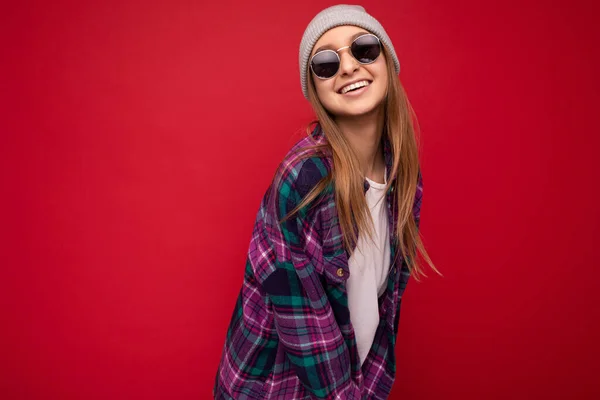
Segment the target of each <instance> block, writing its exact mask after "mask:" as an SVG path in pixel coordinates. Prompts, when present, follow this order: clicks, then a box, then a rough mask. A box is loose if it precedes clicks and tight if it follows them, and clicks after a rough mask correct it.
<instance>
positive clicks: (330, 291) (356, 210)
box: [213, 5, 435, 400]
mask: <svg viewBox="0 0 600 400" xmlns="http://www.w3.org/2000/svg"><path fill="white" fill-rule="evenodd" d="M399 72H400V64H399V62H398V59H397V57H396V53H395V51H394V47H393V46H392V43H391V41H390V38H389V37H388V35H387V34H386V32H385V30H384V29H383V27H382V26H381V25H380V23H379V22H378V21H377V20H376V19H375V18H373V17H372V16H370V15H369V14H367V13H366V11H365V10H364V8H362V7H360V6H350V5H338V6H333V7H330V8H327V9H325V10H323V11H321V12H320V13H319V14H318V15H317V16H316V17H315V18H314V19H313V20H312V21H311V22H310V24H309V25H308V27H307V28H306V31H305V33H304V36H303V38H302V41H301V44H300V80H301V84H302V90H303V93H304V96H305V97H306V98H307V99H308V100H309V102H310V103H311V105H312V106H313V109H314V110H315V112H316V115H317V118H318V121H316V125H315V127H314V129H313V130H312V132H311V130H310V129H309V130H308V135H307V137H305V138H304V139H302V140H300V141H299V142H298V143H296V144H295V145H294V146H293V147H292V149H291V150H290V152H289V153H288V154H287V155H286V156H285V158H284V160H283V161H282V163H281V164H280V167H279V168H278V170H277V172H276V173H275V176H274V178H273V181H272V183H271V185H270V186H269V188H268V190H267V191H266V193H265V195H264V197H263V200H262V202H261V205H260V209H259V211H258V215H257V217H256V223H255V226H254V230H253V236H252V240H251V243H250V247H249V250H248V258H247V262H246V269H245V274H244V282H243V285H242V289H241V291H240V294H239V297H238V299H237V303H236V305H235V309H234V312H233V317H232V319H231V323H230V325H229V329H228V331H227V337H226V341H225V346H224V349H223V353H222V357H221V362H220V365H219V368H218V371H217V376H216V380H215V386H214V393H213V394H214V396H215V398H217V399H282V400H283V399H285V400H291V399H310V398H318V399H343V400H348V399H385V398H387V396H388V394H389V392H390V391H391V388H392V384H393V382H394V376H395V372H396V360H395V357H394V347H395V344H396V334H397V330H398V318H399V311H400V304H401V298H402V294H403V293H404V289H405V287H406V283H407V281H408V278H409V276H410V275H413V276H414V277H415V278H418V277H419V276H420V275H424V274H423V270H422V268H421V267H420V266H419V265H418V263H417V261H416V260H417V253H419V254H420V255H421V257H422V258H423V259H424V260H425V261H426V262H427V263H428V264H429V265H430V267H431V268H432V269H433V270H435V267H434V266H433V264H432V263H431V260H430V259H429V257H428V255H427V252H426V251H425V249H424V247H423V245H422V242H421V240H420V239H419V233H418V227H419V215H420V213H419V210H420V205H421V196H422V183H421V174H420V169H419V160H418V151H417V145H416V140H415V134H414V129H413V121H412V119H411V118H412V114H411V111H412V109H411V107H410V105H409V102H408V100H407V99H406V96H405V93H404V91H403V89H402V86H401V84H400V81H399V79H398V74H399Z"/></svg>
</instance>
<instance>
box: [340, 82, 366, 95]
mask: <svg viewBox="0 0 600 400" xmlns="http://www.w3.org/2000/svg"><path fill="white" fill-rule="evenodd" d="M370 84H371V83H370V82H369V81H360V82H356V83H353V84H351V85H348V86H344V87H343V88H342V90H340V93H341V94H345V93H348V92H349V91H350V90H353V89H358V88H361V87H363V86H369V85H370Z"/></svg>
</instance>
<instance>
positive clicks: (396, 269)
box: [394, 267, 398, 275]
mask: <svg viewBox="0 0 600 400" xmlns="http://www.w3.org/2000/svg"><path fill="white" fill-rule="evenodd" d="M396 272H398V268H396V267H394V275H395V274H396Z"/></svg>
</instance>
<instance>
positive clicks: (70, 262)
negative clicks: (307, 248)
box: [0, 0, 600, 399]
mask: <svg viewBox="0 0 600 400" xmlns="http://www.w3.org/2000/svg"><path fill="white" fill-rule="evenodd" d="M111 3H112V4H111ZM251 3H253V4H251ZM550 3H552V5H549V4H550ZM584 3H586V2H584V1H578V0H573V1H564V0H563V1H557V2H542V1H537V2H535V1H532V0H526V1H525V0H521V1H514V0H513V1H511V2H496V4H494V5H492V2H482V1H475V0H468V1H462V2H455V1H440V0H438V1H426V0H404V1H399V2H396V1H372V2H369V3H366V2H365V4H366V6H367V10H368V11H370V12H371V13H372V14H374V15H375V16H376V17H378V18H379V19H380V21H381V22H382V24H383V25H384V26H385V27H386V29H387V30H388V33H389V35H390V36H391V37H392V39H393V41H394V44H395V46H396V48H397V50H398V55H399V58H400V60H401V65H402V72H401V79H402V81H403V82H404V85H405V86H406V88H407V91H408V94H409V97H410V99H411V101H412V103H413V105H414V108H415V110H416V112H417V114H418V116H419V120H420V123H421V129H422V152H423V156H422V170H423V175H424V180H425V199H424V204H423V210H422V233H423V236H424V241H425V244H426V245H427V246H428V249H429V251H430V254H431V256H432V257H433V260H434V261H435V263H436V265H437V266H438V267H439V268H440V269H441V270H442V271H443V273H444V275H445V277H444V278H440V277H435V276H432V277H431V278H430V279H427V280H425V281H423V282H422V283H417V282H415V281H412V282H411V283H410V285H409V288H408V289H407V294H406V297H405V301H404V303H403V309H402V317H401V325H400V332H399V336H400V340H399V346H398V348H397V353H398V357H399V364H398V375H397V383H396V385H395V388H394V391H393V395H392V396H391V398H393V399H454V398H461V399H507V398H508V399H550V398H556V399H559V398H560V399H565V398H569V399H592V398H599V396H600V383H599V382H598V372H599V371H600V352H599V351H598V344H597V339H598V337H600V311H599V310H600V307H599V300H600V290H599V289H600V285H599V283H598V282H599V279H600V273H599V272H598V267H599V266H600V263H599V262H598V255H597V252H596V251H597V250H598V245H599V244H600V240H599V238H600V215H599V203H600V201H599V200H600V196H599V193H598V185H599V183H600V173H599V170H600V168H599V166H598V161H597V159H596V157H597V154H598V150H599V148H600V146H599V145H600V140H599V134H600V129H599V124H598V122H597V121H598V117H597V116H598V106H599V105H600V80H599V79H598V76H597V75H598V71H599V70H600V69H599V64H600V63H599V61H600V60H599V56H598V45H599V43H600V40H599V39H600V37H599V36H600V35H599V32H598V29H597V16H598V11H599V10H598V6H594V5H593V3H594V2H592V1H588V2H587V3H588V4H584ZM330 4H333V3H332V2H324V1H303V2H301V3H295V4H288V3H285V2H281V1H258V2H241V1H238V2H231V1H226V0H225V1H219V2H211V3H206V2H184V1H179V2H173V1H162V2H133V1H119V2H116V1H115V2H82V1H70V2H66V1H61V2H38V3H37V4H34V3H26V2H13V3H12V4H4V5H3V6H2V12H1V13H0V40H1V46H2V47H1V48H2V51H1V52H0V63H1V64H0V65H1V67H2V71H0V72H1V74H0V84H1V87H0V99H1V100H0V101H1V103H0V113H1V118H0V121H1V128H0V130H1V142H0V152H1V153H0V176H1V179H2V182H1V186H0V187H1V190H2V196H1V198H2V208H1V210H2V212H1V214H0V215H1V217H0V218H1V226H2V229H1V230H0V232H2V237H1V238H0V250H1V254H0V257H1V258H0V260H1V261H0V263H1V269H0V307H1V308H0V326H1V329H0V339H1V342H0V343H1V347H0V354H1V356H0V397H1V398H3V399H83V398H85V399H107V398H114V399H133V398H144V399H164V398H175V399H192V398H196V399H197V398H201V399H205V398H209V395H210V391H211V388H212V383H213V379H214V375H215V371H216V367H217V363H218V359H219V355H220V352H221V346H222V344H223V341H224V337H225V331H226V328H227V324H228V322H229V318H230V316H231V312H232V309H233V305H234V302H235V297H236V295H237V293H238V291H239V288H240V285H241V282H242V273H243V268H244V261H245V253H246V250H247V246H248V243H249V240H250V234H251V229H252V225H253V222H254V217H255V214H256V211H257V208H258V204H259V202H260V199H261V197H262V195H263V193H264V191H265V190H266V187H267V185H268V184H269V182H270V179H271V177H272V174H273V172H274V170H275V167H276V165H277V163H278V162H279V160H280V159H281V158H282V157H283V155H284V154H285V152H286V151H287V149H288V148H289V146H290V145H291V144H292V143H293V142H294V141H295V140H296V139H297V138H298V137H299V136H300V135H302V132H301V130H302V129H303V127H304V125H305V124H306V123H307V122H308V121H309V120H310V118H311V116H312V114H311V110H310V108H309V106H308V103H307V102H306V101H305V100H304V98H303V97H302V94H301V90H300V83H299V77H298V69H297V51H298V45H299V41H300V37H301V35H302V32H303V29H304V28H305V26H306V24H307V23H308V22H309V20H310V19H311V18H312V16H313V15H314V14H315V13H316V12H318V11H319V10H320V9H322V8H324V7H325V6H327V5H330Z"/></svg>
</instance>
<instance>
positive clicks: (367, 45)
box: [350, 35, 381, 64]
mask: <svg viewBox="0 0 600 400" xmlns="http://www.w3.org/2000/svg"><path fill="white" fill-rule="evenodd" d="M350 50H351V51H352V55H353V56H354V58H356V59H357V60H358V62H361V63H363V64H370V63H372V62H373V61H375V60H376V59H377V57H379V54H380V53H381V48H380V46H379V40H378V39H377V38H376V37H375V36H372V35H364V36H361V37H359V38H357V39H356V40H355V41H354V42H353V43H352V46H351V47H350Z"/></svg>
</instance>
